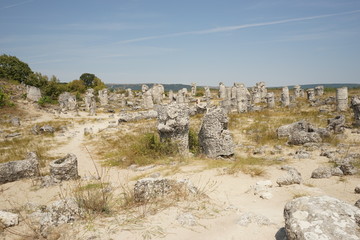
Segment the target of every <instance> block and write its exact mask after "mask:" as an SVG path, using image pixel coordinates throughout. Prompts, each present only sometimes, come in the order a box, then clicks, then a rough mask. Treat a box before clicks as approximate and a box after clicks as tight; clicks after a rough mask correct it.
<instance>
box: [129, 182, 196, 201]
mask: <svg viewBox="0 0 360 240" xmlns="http://www.w3.org/2000/svg"><path fill="white" fill-rule="evenodd" d="M180 192H183V193H185V194H187V193H191V194H196V193H197V192H198V190H197V188H196V187H194V186H193V185H192V183H191V182H190V181H188V180H187V179H184V180H180V181H176V180H172V179H167V178H143V179H140V180H138V181H137V182H136V183H135V186H134V199H135V202H147V201H149V200H152V199H156V198H163V197H166V196H169V195H170V194H176V193H180Z"/></svg>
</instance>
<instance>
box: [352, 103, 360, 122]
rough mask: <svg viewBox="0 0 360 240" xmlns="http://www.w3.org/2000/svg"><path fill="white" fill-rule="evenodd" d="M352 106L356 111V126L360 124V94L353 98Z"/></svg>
mask: <svg viewBox="0 0 360 240" xmlns="http://www.w3.org/2000/svg"><path fill="white" fill-rule="evenodd" d="M351 108H352V109H353V111H354V126H358V127H359V126H360V96H354V97H352V98H351Z"/></svg>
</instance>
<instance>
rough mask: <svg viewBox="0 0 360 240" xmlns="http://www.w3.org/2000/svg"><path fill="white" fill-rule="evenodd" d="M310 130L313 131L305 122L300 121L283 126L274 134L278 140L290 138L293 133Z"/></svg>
mask: <svg viewBox="0 0 360 240" xmlns="http://www.w3.org/2000/svg"><path fill="white" fill-rule="evenodd" d="M310 129H313V127H312V125H311V124H310V123H309V122H307V121H305V120H301V121H298V122H294V123H291V124H287V125H283V126H281V127H279V128H278V129H277V130H276V133H277V136H278V137H279V138H281V137H290V136H291V134H292V133H293V132H295V131H305V132H309V131H310Z"/></svg>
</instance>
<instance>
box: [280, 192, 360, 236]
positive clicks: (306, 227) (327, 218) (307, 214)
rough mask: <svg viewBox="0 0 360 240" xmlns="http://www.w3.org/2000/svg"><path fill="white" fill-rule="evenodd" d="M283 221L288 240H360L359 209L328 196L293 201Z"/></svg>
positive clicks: (289, 203) (288, 206)
mask: <svg viewBox="0 0 360 240" xmlns="http://www.w3.org/2000/svg"><path fill="white" fill-rule="evenodd" d="M284 218H285V230H286V235H287V239H288V240H310V239H324V240H325V239H326V240H338V239H348V240H350V239H353V240H355V239H360V231H359V230H358V229H359V226H360V221H359V220H360V209H359V208H356V207H355V206H352V205H350V204H348V203H345V202H342V201H340V200H338V199H335V198H332V197H329V196H321V197H301V198H296V199H294V200H292V201H290V202H288V203H287V204H286V205H285V209H284Z"/></svg>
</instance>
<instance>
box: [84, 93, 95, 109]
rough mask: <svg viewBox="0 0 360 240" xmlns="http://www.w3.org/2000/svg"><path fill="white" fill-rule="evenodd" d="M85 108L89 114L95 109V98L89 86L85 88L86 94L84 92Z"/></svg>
mask: <svg viewBox="0 0 360 240" xmlns="http://www.w3.org/2000/svg"><path fill="white" fill-rule="evenodd" d="M84 102H85V109H86V111H89V113H90V114H89V115H90V116H93V115H95V110H96V99H95V95H94V89H92V88H89V89H87V90H86V94H85V99H84Z"/></svg>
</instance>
